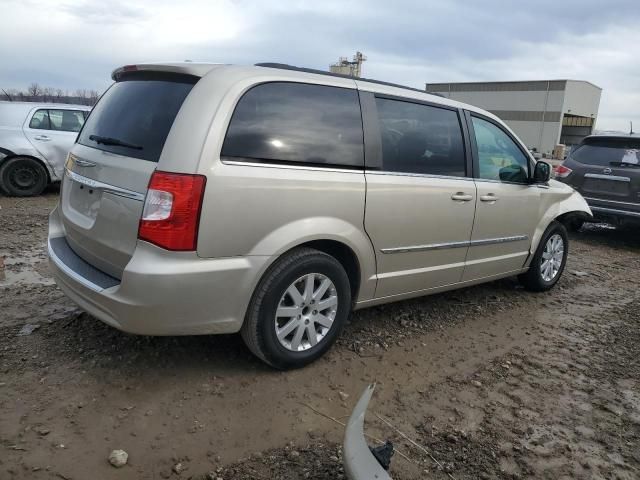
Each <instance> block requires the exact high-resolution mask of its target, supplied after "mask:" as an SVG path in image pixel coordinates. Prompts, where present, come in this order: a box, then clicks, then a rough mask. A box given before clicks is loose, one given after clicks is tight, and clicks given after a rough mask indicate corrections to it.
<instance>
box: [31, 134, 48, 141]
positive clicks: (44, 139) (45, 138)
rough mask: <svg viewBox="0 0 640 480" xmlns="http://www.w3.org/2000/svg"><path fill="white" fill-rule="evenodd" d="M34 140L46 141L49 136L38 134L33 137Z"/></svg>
mask: <svg viewBox="0 0 640 480" xmlns="http://www.w3.org/2000/svg"><path fill="white" fill-rule="evenodd" d="M33 138H35V139H36V140H41V141H43V142H48V141H49V140H51V139H50V138H49V137H47V136H46V135H38V136H37V137H33Z"/></svg>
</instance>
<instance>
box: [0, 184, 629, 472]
mask: <svg viewBox="0 0 640 480" xmlns="http://www.w3.org/2000/svg"><path fill="white" fill-rule="evenodd" d="M56 200H57V193H56V192H55V191H50V192H48V193H47V195H45V196H43V197H40V198H35V199H22V200H20V199H9V198H4V197H0V207H1V209H0V256H1V257H4V268H1V267H0V272H2V273H0V478H2V479H5V478H6V479H27V478H28V479H44V478H55V479H60V478H61V479H74V480H77V479H155V478H174V479H178V478H185V479H186V478H193V479H209V478H211V479H218V478H219V479H224V480H229V479H268V478H274V479H299V478H300V479H303V478H305V479H306V478H308V479H336V478H337V479H339V478H344V472H343V469H342V463H341V449H340V443H341V441H342V436H343V427H342V426H340V425H339V424H338V423H337V422H345V421H346V419H347V417H348V415H349V413H350V412H351V409H352V408H353V406H354V404H355V402H356V400H357V398H358V396H359V394H360V392H361V391H362V390H363V389H364V387H365V385H367V384H368V383H370V382H377V390H376V395H375V396H374V399H373V401H372V404H371V406H370V409H369V412H368V416H367V425H366V429H367V432H368V433H369V434H370V435H372V436H374V437H376V438H379V439H391V440H392V441H393V442H394V444H395V446H396V448H397V450H398V453H397V454H396V455H395V457H394V460H393V463H392V468H391V474H392V476H393V478H394V479H405V480H409V479H418V478H433V479H451V478H454V479H475V478H550V479H551V478H552V479H556V478H566V479H569V478H585V479H586V478H618V479H634V478H640V384H639V381H640V313H638V308H639V307H640V302H639V299H640V293H639V292H640V288H639V287H640V275H639V272H640V232H639V231H637V230H636V231H634V230H616V229H612V228H607V227H606V226H593V227H589V228H587V229H585V230H584V231H583V232H580V233H578V234H575V235H573V236H572V244H571V250H570V256H569V263H568V267H567V270H566V271H565V275H564V277H563V278H562V280H561V281H560V283H559V284H558V285H557V286H556V288H555V289H554V290H553V291H552V292H549V293H546V294H532V293H528V292H525V291H523V290H522V289H521V288H520V287H519V286H518V284H517V282H516V281H515V280H504V281H499V282H494V283H491V284H487V285H483V286H479V287H474V288H468V289H465V290H461V291H457V292H451V293H447V294H441V295H436V296H432V297H428V298H422V299H418V300H412V301H406V302H402V303H397V304H392V305H386V306H383V307H378V308H373V309H369V310H364V311H361V312H358V313H356V314H355V315H354V316H353V318H352V319H351V322H350V324H349V325H348V326H347V328H346V330H345V331H344V333H343V335H342V338H341V340H340V341H339V343H338V344H337V345H336V346H335V347H334V348H333V349H332V350H331V352H330V353H329V354H328V355H327V356H326V357H324V358H323V359H321V360H320V361H318V362H317V363H315V364H314V365H311V366H309V367H307V368H305V369H302V370H297V371H293V372H286V373H285V372H276V371H273V370H271V369H269V368H267V367H265V366H264V365H263V364H261V363H260V362H259V361H257V360H256V359H254V358H253V357H252V356H251V355H250V354H249V353H248V351H247V350H246V348H245V347H244V346H243V344H242V342H241V341H240V339H239V338H238V337H237V336H220V337H180V338H152V337H140V336H132V335H128V334H125V333H121V332H119V331H116V330H114V329H112V328H110V327H108V326H106V325H103V324H102V323H100V322H99V321H97V320H95V319H94V318H92V317H90V316H89V315H87V314H84V313H82V312H81V311H80V310H78V309H77V308H76V307H75V306H74V305H73V304H72V303H71V302H70V301H69V300H67V299H66V298H65V297H64V296H63V294H62V293H61V292H60V291H59V290H58V289H57V288H56V286H55V284H54V283H53V282H52V280H51V278H50V276H49V273H48V268H47V263H46V256H45V254H44V253H43V251H44V243H45V238H46V225H47V214H48V212H49V211H50V210H51V209H52V208H53V206H54V204H55V202H56ZM25 325H31V326H35V327H31V328H35V330H33V331H32V332H31V333H30V334H27V335H20V333H21V330H22V329H23V328H24V327H25ZM26 332H28V329H27V330H26V331H25V330H23V332H22V333H26ZM317 412H321V413H322V414H323V415H326V416H323V415H321V414H319V413H317ZM328 417H332V418H333V420H331V419H329V418H328ZM385 421H386V423H385ZM399 432H402V434H401V433H399ZM405 436H406V437H405ZM406 438H410V439H411V441H412V442H413V443H410V442H409V441H408V440H406ZM418 446H419V447H418ZM113 449H123V450H125V451H127V452H128V454H129V461H128V464H127V465H126V466H124V467H122V468H120V469H116V468H114V467H112V466H111V465H110V464H109V463H108V461H107V457H108V456H109V453H110V452H111V451H112V450H113Z"/></svg>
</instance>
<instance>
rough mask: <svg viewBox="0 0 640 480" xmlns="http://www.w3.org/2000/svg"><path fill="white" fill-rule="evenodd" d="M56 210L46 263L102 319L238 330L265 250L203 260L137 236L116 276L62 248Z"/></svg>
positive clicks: (131, 325) (182, 331) (141, 327)
mask: <svg viewBox="0 0 640 480" xmlns="http://www.w3.org/2000/svg"><path fill="white" fill-rule="evenodd" d="M58 221H59V220H58V216H57V209H56V210H54V211H53V213H52V214H51V217H50V221H49V223H50V225H49V241H48V248H49V262H50V265H51V270H52V272H53V275H54V278H55V281H56V283H57V284H58V286H59V287H60V288H61V289H62V290H63V292H64V293H65V294H66V295H67V296H68V297H69V298H71V299H72V300H73V301H74V302H75V303H77V304H78V305H79V306H80V307H81V308H82V309H83V310H85V311H87V312H88V313H90V314H91V315H93V316H95V317H96V318H98V319H100V320H102V321H103V322H105V323H107V324H109V325H111V326H113V327H115V328H117V329H120V330H123V331H126V332H130V333H136V334H142V335H201V334H215V333H234V332H237V331H239V330H240V328H241V326H242V322H243V320H244V315H245V311H246V309H247V305H248V304H249V300H250V298H251V294H252V292H253V289H254V288H255V284H256V283H257V279H258V278H260V275H261V274H262V271H263V270H264V268H266V265H267V264H268V261H269V257H263V256H260V257H233V258H221V259H204V258H200V257H198V256H197V255H196V253H195V252H168V251H166V250H163V249H161V248H159V247H156V246H154V245H151V244H149V243H147V242H142V241H140V242H138V245H137V247H136V250H135V253H134V255H133V257H132V258H131V260H130V262H129V264H128V265H127V266H126V268H125V270H124V272H123V275H122V279H121V280H118V279H114V278H113V277H109V276H108V275H105V274H104V273H103V272H100V271H99V270H97V269H95V268H94V267H92V266H91V265H89V264H87V263H86V262H84V261H83V260H82V259H81V258H80V257H78V256H77V255H75V253H73V250H71V249H70V248H68V250H66V249H65V247H64V245H65V244H66V241H64V237H63V235H60V233H61V229H60V225H59V224H58V223H57V222H58Z"/></svg>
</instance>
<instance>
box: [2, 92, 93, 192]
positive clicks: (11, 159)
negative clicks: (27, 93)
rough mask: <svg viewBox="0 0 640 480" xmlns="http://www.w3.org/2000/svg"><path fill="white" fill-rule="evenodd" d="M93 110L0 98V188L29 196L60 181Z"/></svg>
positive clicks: (77, 106)
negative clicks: (65, 163)
mask: <svg viewBox="0 0 640 480" xmlns="http://www.w3.org/2000/svg"><path fill="white" fill-rule="evenodd" d="M90 110H91V107H87V106H85V105H63V104H58V103H32V102H0V190H1V191H3V192H4V193H7V194H9V195H13V196H18V197H27V196H32V195H39V194H40V193H42V191H43V190H44V189H45V188H46V186H47V185H48V184H49V183H51V182H56V181H60V180H61V179H62V173H63V170H64V162H65V159H66V157H67V153H69V150H71V147H72V146H73V144H74V142H75V141H76V137H77V136H78V132H79V131H80V129H81V128H82V125H83V124H84V121H85V120H86V118H87V116H88V115H89V111H90Z"/></svg>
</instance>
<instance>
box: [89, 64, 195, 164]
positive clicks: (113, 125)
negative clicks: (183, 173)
mask: <svg viewBox="0 0 640 480" xmlns="http://www.w3.org/2000/svg"><path fill="white" fill-rule="evenodd" d="M196 80H197V79H195V78H194V77H189V76H184V75H180V76H177V75H172V76H168V75H161V74H153V75H151V76H150V75H149V74H145V75H144V76H143V75H141V74H138V75H131V76H130V77H128V78H127V79H125V80H123V81H119V82H116V83H115V84H113V85H112V86H111V88H109V90H108V91H107V92H106V93H105V94H104V95H103V97H102V98H101V99H100V101H99V102H98V104H97V105H96V106H95V108H94V109H93V111H92V112H91V115H90V116H89V118H88V120H87V123H86V124H85V126H84V128H83V129H82V131H81V133H80V136H79V137H78V143H81V144H82V145H86V146H89V147H93V148H97V149H100V150H104V151H107V152H112V153H117V154H120V155H126V156H128V157H134V158H139V159H142V160H148V161H151V162H157V161H158V159H159V158H160V153H161V152H162V148H163V147H164V142H165V141H166V139H167V135H169V130H170V129H171V125H173V121H174V120H175V118H176V115H177V114H178V111H179V110H180V107H181V106H182V103H183V102H184V99H185V98H186V97H187V95H188V94H189V92H190V91H191V88H193V85H194V83H195V82H196Z"/></svg>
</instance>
